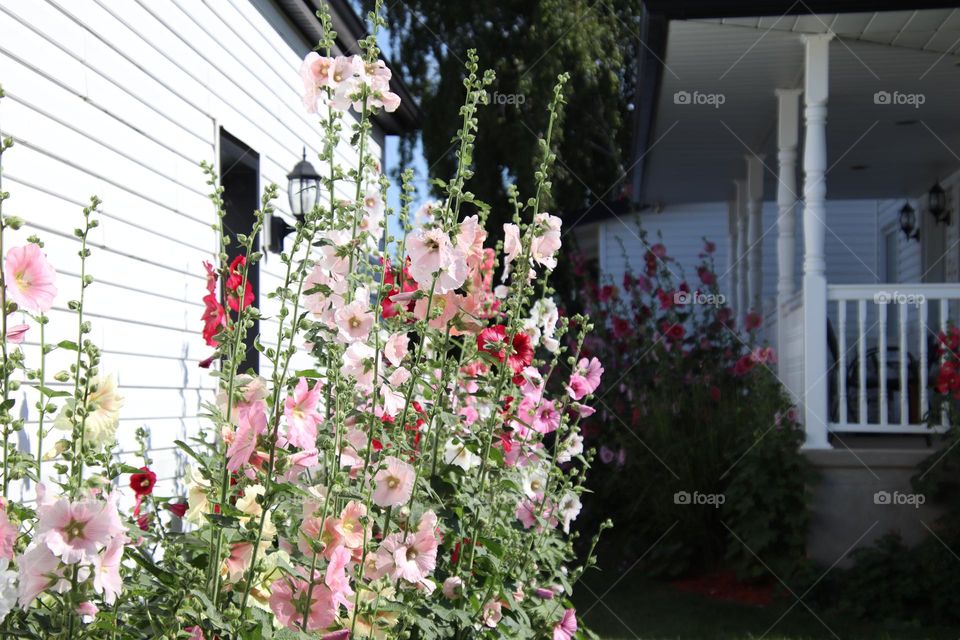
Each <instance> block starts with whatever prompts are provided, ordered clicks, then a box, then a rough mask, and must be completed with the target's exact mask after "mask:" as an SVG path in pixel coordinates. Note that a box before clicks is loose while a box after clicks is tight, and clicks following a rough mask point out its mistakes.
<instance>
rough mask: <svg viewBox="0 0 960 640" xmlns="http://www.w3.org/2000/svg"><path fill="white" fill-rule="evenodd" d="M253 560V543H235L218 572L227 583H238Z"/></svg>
mask: <svg viewBox="0 0 960 640" xmlns="http://www.w3.org/2000/svg"><path fill="white" fill-rule="evenodd" d="M252 559H253V543H251V542H235V543H234V544H232V545H231V546H230V555H229V556H227V558H226V560H224V561H223V567H222V568H221V570H220V573H221V575H222V576H223V577H224V579H225V580H226V581H227V582H234V583H235V582H239V581H240V580H242V579H243V577H244V575H245V574H246V572H247V569H249V568H250V561H251V560H252Z"/></svg>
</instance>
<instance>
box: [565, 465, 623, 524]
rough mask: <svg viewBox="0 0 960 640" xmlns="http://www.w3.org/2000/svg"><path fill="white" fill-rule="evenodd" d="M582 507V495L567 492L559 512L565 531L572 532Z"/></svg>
mask: <svg viewBox="0 0 960 640" xmlns="http://www.w3.org/2000/svg"><path fill="white" fill-rule="evenodd" d="M621 451H622V450H621ZM581 508H583V505H582V504H581V502H580V497H579V496H578V495H577V494H575V493H567V494H566V495H564V496H563V498H562V499H561V500H560V504H559V505H558V507H557V513H558V514H559V516H560V522H562V523H563V532H564V533H570V523H571V522H573V521H574V520H576V519H577V516H578V515H580V509H581Z"/></svg>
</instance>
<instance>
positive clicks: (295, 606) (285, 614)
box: [270, 576, 336, 631]
mask: <svg viewBox="0 0 960 640" xmlns="http://www.w3.org/2000/svg"><path fill="white" fill-rule="evenodd" d="M309 586H310V585H309V583H307V581H306V580H302V579H300V578H293V577H290V576H285V577H283V578H280V579H279V580H277V581H276V582H274V583H273V584H272V585H270V592H271V594H270V610H271V611H273V615H275V616H277V620H279V621H280V624H282V625H283V626H284V627H286V628H287V629H292V630H297V629H301V625H302V623H303V617H304V614H305V613H306V614H307V628H306V629H304V630H305V631H317V630H319V629H325V628H327V627H329V626H330V625H331V624H333V621H334V620H335V619H336V610H335V609H334V605H333V598H332V595H331V593H330V590H329V589H328V588H327V587H326V585H322V584H315V585H314V586H313V591H312V592H311V595H310V602H305V599H306V594H307V590H308V589H309Z"/></svg>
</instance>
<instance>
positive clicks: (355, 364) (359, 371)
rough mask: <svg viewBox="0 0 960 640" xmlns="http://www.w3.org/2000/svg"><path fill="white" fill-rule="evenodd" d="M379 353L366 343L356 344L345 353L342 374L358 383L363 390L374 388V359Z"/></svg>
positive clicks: (341, 368)
mask: <svg viewBox="0 0 960 640" xmlns="http://www.w3.org/2000/svg"><path fill="white" fill-rule="evenodd" d="M376 355H377V352H376V351H375V350H374V349H373V347H371V346H370V345H368V344H366V343H364V342H354V343H353V344H351V345H350V346H349V347H347V350H346V351H344V352H343V365H341V367H340V373H342V374H343V375H345V376H350V377H351V378H354V379H355V380H356V381H357V386H358V387H360V388H361V389H369V388H371V387H372V386H373V359H374V357H375V356H376Z"/></svg>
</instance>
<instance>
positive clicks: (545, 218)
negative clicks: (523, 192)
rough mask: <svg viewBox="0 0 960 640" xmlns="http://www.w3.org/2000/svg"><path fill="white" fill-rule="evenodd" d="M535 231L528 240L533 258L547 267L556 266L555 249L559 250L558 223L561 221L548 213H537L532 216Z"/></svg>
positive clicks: (554, 267) (552, 267)
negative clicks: (531, 238)
mask: <svg viewBox="0 0 960 640" xmlns="http://www.w3.org/2000/svg"><path fill="white" fill-rule="evenodd" d="M534 223H535V224H536V225H537V233H536V234H535V235H534V237H533V240H532V241H531V242H530V253H531V255H532V256H533V259H534V260H536V261H537V262H539V263H540V264H542V265H543V266H545V267H546V268H548V269H556V268H557V258H556V254H557V251H559V250H560V245H561V241H560V225H561V224H563V221H562V220H560V218H558V217H557V216H553V215H550V214H549V213H538V214H537V215H536V216H535V217H534Z"/></svg>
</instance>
